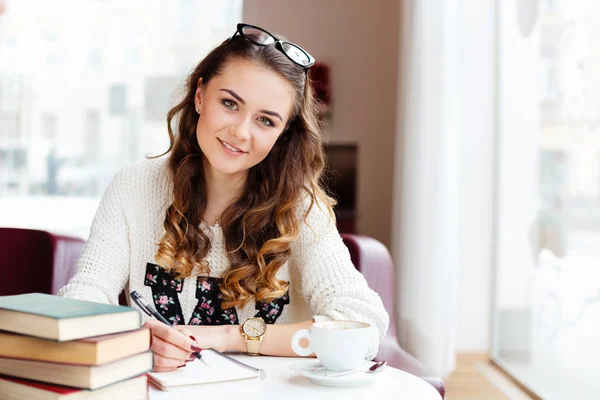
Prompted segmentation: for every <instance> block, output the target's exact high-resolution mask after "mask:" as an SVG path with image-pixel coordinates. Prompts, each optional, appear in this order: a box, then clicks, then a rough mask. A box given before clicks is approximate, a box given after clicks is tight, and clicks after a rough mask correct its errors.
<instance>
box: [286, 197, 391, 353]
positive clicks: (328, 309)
mask: <svg viewBox="0 0 600 400" xmlns="http://www.w3.org/2000/svg"><path fill="white" fill-rule="evenodd" d="M309 204H310V203H309V201H305V202H304V204H303V206H302V207H300V210H299V211H300V212H299V218H300V232H299V237H298V239H297V240H296V241H295V242H294V243H293V244H292V248H291V250H292V255H291V257H292V262H293V263H294V265H295V266H296V267H297V268H299V270H300V274H301V277H302V278H301V279H302V291H303V295H304V297H305V298H306V300H307V302H308V304H309V305H310V307H311V311H312V313H313V314H314V315H325V316H328V317H331V318H333V319H334V320H351V321H362V322H367V323H369V324H371V326H372V327H373V328H374V329H373V337H372V340H371V345H370V348H369V352H368V354H367V358H368V359H372V358H373V357H375V355H376V354H377V351H378V348H379V344H380V343H381V341H382V340H383V338H384V336H385V334H386V332H387V329H388V324H389V316H388V313H387V312H386V310H385V308H384V307H383V302H382V301H381V298H380V297H379V295H378V294H377V293H376V292H374V291H373V290H372V289H370V288H369V287H368V285H367V282H366V280H365V278H364V277H363V276H362V274H361V273H360V272H358V270H356V268H355V267H354V265H353V264H352V261H351V260H350V253H349V251H348V248H347V247H346V246H345V245H344V242H343V241H342V238H341V236H340V234H339V233H338V231H337V228H336V226H335V223H334V221H333V219H332V218H331V217H330V216H329V213H328V211H327V208H326V207H325V206H324V205H323V204H322V203H315V204H314V205H313V207H312V208H311V210H310V212H309V213H308V215H307V216H306V219H304V214H305V212H306V210H307V209H308V207H309Z"/></svg>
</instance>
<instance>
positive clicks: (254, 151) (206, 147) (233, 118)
mask: <svg viewBox="0 0 600 400" xmlns="http://www.w3.org/2000/svg"><path fill="white" fill-rule="evenodd" d="M293 101H294V89H293V87H292V84H291V83H289V82H288V81H287V80H285V79H284V78H283V77H281V76H280V75H279V74H277V73H275V72H273V71H270V70H268V69H266V68H264V67H261V66H258V65H256V64H254V63H251V62H249V61H245V60H238V61H234V62H232V63H230V64H229V65H227V66H226V67H225V68H224V69H223V72H222V74H221V75H219V76H215V77H214V78H212V79H211V80H210V81H209V82H208V84H201V82H199V83H198V89H197V90H196V97H195V103H196V104H195V105H196V109H197V110H199V111H200V118H199V119H198V124H197V126H196V137H197V139H198V144H199V145H200V148H201V149H202V152H203V153H204V155H205V156H206V159H207V160H208V164H207V168H212V169H213V171H212V172H218V173H222V174H224V175H229V176H232V177H233V176H240V177H244V176H246V174H247V172H248V170H249V169H250V168H252V167H253V166H255V165H256V164H258V163H259V162H261V161H262V160H264V159H265V157H266V156H267V154H269V151H270V150H271V148H272V147H273V145H274V144H275V141H276V140H277V138H278V137H279V135H280V134H281V133H282V132H283V128H284V127H285V126H286V123H287V121H288V119H289V118H290V114H291V111H292V105H293Z"/></svg>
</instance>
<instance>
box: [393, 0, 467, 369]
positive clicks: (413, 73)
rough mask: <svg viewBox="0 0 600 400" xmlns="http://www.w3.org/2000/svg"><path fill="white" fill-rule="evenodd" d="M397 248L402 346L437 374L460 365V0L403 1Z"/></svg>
mask: <svg viewBox="0 0 600 400" xmlns="http://www.w3.org/2000/svg"><path fill="white" fill-rule="evenodd" d="M401 3H402V20H401V29H402V32H401V37H402V41H403V43H402V51H401V56H400V63H399V65H400V72H399V76H400V77H401V79H400V84H399V85H400V87H399V90H398V93H399V99H398V104H399V110H398V111H399V112H398V115H399V118H398V126H397V128H398V129H397V132H398V138H397V148H396V154H397V158H396V160H397V161H396V171H397V173H396V178H395V182H394V215H393V220H394V224H393V233H392V235H393V237H392V242H393V246H392V252H393V256H394V260H395V261H396V263H397V264H398V268H397V271H398V272H397V284H396V287H397V291H396V292H397V296H398V298H397V301H398V304H399V307H398V314H399V317H400V318H399V319H398V321H399V331H400V333H399V336H400V341H401V344H402V346H403V347H404V348H405V349H406V350H408V351H409V352H411V353H412V354H414V355H415V356H416V357H417V358H418V359H420V360H421V361H422V362H423V363H424V364H425V365H426V366H427V367H428V368H429V369H431V370H432V372H434V373H435V374H436V375H439V376H447V375H448V374H449V373H450V372H452V370H453V369H454V367H455V352H456V332H457V297H458V295H457V290H458V289H457V287H458V273H459V270H458V251H459V249H458V244H459V243H458V237H459V234H460V230H459V224H458V222H459V221H458V215H459V212H458V208H459V205H458V200H459V198H458V196H459V193H458V183H459V182H458V179H459V176H458V175H459V151H460V135H459V131H460V125H461V121H460V115H461V109H460V107H461V104H460V95H459V92H460V90H459V89H460V86H461V85H460V75H461V74H460V68H459V67H460V49H459V29H458V23H459V22H460V21H459V13H460V12H461V10H460V5H461V4H460V0H446V1H429V0H428V1H419V0H406V1H402V2H401Z"/></svg>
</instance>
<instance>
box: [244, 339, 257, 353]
mask: <svg viewBox="0 0 600 400" xmlns="http://www.w3.org/2000/svg"><path fill="white" fill-rule="evenodd" d="M246 349H247V350H248V355H249V356H258V355H260V339H259V338H256V339H253V338H246Z"/></svg>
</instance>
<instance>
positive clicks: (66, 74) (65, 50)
mask: <svg viewBox="0 0 600 400" xmlns="http://www.w3.org/2000/svg"><path fill="white" fill-rule="evenodd" d="M241 15H242V2H241V0H223V1H211V0H181V1H176V2H168V4H167V3H166V2H162V1H145V0H105V1H101V2H100V1H95V0H81V1H76V2H73V1H70V0H55V1H50V2H46V1H38V0H7V3H6V12H5V13H3V14H2V15H0V54H4V55H6V54H8V55H10V57H8V59H7V60H5V57H2V58H0V170H1V173H0V224H2V226H19V227H31V228H40V229H50V230H53V231H57V232H63V233H69V234H74V235H78V236H81V237H84V238H87V235H88V233H89V225H90V223H91V221H92V217H93V214H94V212H95V209H96V207H97V205H98V202H99V199H100V197H101V196H102V194H103V192H104V190H105V189H106V186H107V185H108V183H109V182H110V180H111V179H112V177H113V176H114V174H115V173H116V172H117V171H118V170H119V169H120V168H122V167H123V166H125V165H126V164H129V163H131V162H135V161H139V160H142V159H143V158H144V156H145V155H146V154H149V153H151V154H160V153H162V152H164V151H165V150H166V149H167V145H168V135H167V130H166V112H167V110H168V109H169V107H170V106H171V105H172V101H173V99H172V97H173V94H174V93H176V92H177V89H178V87H177V86H178V85H180V84H181V83H183V80H184V78H185V73H187V72H188V71H190V70H191V69H192V68H193V66H194V65H195V64H196V63H197V62H198V60H200V59H201V58H202V57H203V56H204V55H205V54H207V53H208V51H209V50H210V49H212V48H213V47H214V46H216V45H217V44H219V43H220V42H222V41H223V40H224V39H226V38H227V37H229V36H231V34H232V33H233V32H234V31H235V25H236V23H237V22H239V21H240V19H241ZM107 27H109V29H107Z"/></svg>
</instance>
